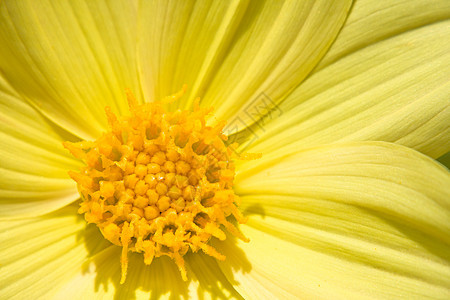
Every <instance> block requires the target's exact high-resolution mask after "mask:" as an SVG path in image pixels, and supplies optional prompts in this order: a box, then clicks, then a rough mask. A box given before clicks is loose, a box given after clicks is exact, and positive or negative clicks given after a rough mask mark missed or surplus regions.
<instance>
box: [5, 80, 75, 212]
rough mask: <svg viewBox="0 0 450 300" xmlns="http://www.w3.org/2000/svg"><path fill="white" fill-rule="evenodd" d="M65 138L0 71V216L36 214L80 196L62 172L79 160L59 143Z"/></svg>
mask: <svg viewBox="0 0 450 300" xmlns="http://www.w3.org/2000/svg"><path fill="white" fill-rule="evenodd" d="M66 138H67V139H69V138H71V136H70V135H69V134H67V132H64V130H62V129H61V128H58V127H57V126H56V125H54V124H52V123H51V122H49V120H47V119H46V118H45V117H43V116H42V115H41V114H39V113H38V112H37V111H36V110H35V109H33V108H32V107H30V106H29V105H28V104H27V103H25V102H24V101H23V100H21V99H20V97H19V96H18V95H17V94H16V93H15V91H14V90H13V89H11V87H10V86H8V85H7V84H6V82H5V81H4V80H3V79H2V78H1V77H0V207H1V209H0V217H10V218H11V217H13V218H14V217H16V218H17V217H19V218H20V217H23V216H25V215H40V214H43V213H47V212H50V211H53V210H56V209H58V208H60V207H63V206H65V205H67V204H68V203H70V202H72V201H74V200H76V199H77V198H78V197H79V196H78V192H77V190H76V185H75V184H74V183H73V181H72V180H71V179H70V178H69V176H68V175H67V171H68V170H69V169H77V168H79V163H77V162H76V161H75V160H74V159H72V158H71V157H70V153H69V152H68V151H67V150H65V149H63V147H62V141H63V140H64V139H66Z"/></svg>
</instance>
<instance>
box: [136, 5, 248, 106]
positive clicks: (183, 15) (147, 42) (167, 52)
mask: <svg viewBox="0 0 450 300" xmlns="http://www.w3.org/2000/svg"><path fill="white" fill-rule="evenodd" d="M247 4H248V1H195V2H194V1H183V2H168V1H141V2H140V5H139V30H140V31H139V36H140V42H139V58H140V72H141V73H140V76H141V78H142V80H141V81H142V88H143V91H144V94H145V99H146V101H155V100H158V99H160V98H162V97H165V96H167V95H171V94H173V93H174V92H176V91H178V90H179V89H180V88H181V87H182V86H183V85H184V84H188V92H187V93H188V94H190V95H192V96H194V97H197V96H202V94H201V93H200V92H199V91H198V89H199V85H200V83H201V82H202V81H204V80H208V79H207V78H209V77H210V76H211V74H210V73H211V71H213V66H214V65H215V64H217V63H219V62H220V60H221V57H222V56H223V54H224V53H223V52H224V49H225V48H226V47H227V45H228V44H229V43H230V42H231V38H232V36H233V34H234V32H235V31H236V27H237V26H238V25H239V22H240V21H241V19H242V17H243V14H244V12H245V10H246V7H247ZM186 98H187V97H186ZM174 105H176V106H185V107H187V106H188V105H187V102H186V103H181V102H180V103H175V104H174Z"/></svg>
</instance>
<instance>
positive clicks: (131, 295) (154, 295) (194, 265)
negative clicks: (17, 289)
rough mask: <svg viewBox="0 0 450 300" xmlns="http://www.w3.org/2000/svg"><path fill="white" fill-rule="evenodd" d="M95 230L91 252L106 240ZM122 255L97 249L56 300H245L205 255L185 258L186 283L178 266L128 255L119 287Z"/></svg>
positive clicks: (113, 249)
mask: <svg viewBox="0 0 450 300" xmlns="http://www.w3.org/2000/svg"><path fill="white" fill-rule="evenodd" d="M92 229H93V230H94V231H95V232H93V234H92V236H93V237H95V238H93V239H91V240H90V241H88V242H87V243H86V245H87V248H88V249H89V248H93V247H94V246H95V244H96V243H98V240H99V239H101V240H103V238H102V237H101V234H100V232H99V231H98V229H97V228H96V227H93V228H92ZM107 243H108V242H107ZM108 244H109V243H108ZM91 252H92V251H91ZM120 253H121V249H120V247H117V246H111V245H110V246H109V247H107V248H103V250H102V251H98V249H97V250H96V254H95V255H92V256H91V257H89V259H87V260H86V263H84V269H85V270H84V271H80V272H78V273H77V274H75V275H74V276H72V277H71V278H69V279H68V280H66V282H65V283H64V285H63V286H61V287H60V289H59V290H58V292H57V293H56V297H55V298H57V299H58V298H64V296H65V295H67V294H70V295H71V297H72V298H73V299H103V298H116V299H135V298H136V299H149V298H151V299H178V298H186V299H188V298H189V299H196V298H197V299H210V298H212V299H214V298H223V299H226V298H230V297H233V298H236V299H242V297H241V296H240V295H239V294H238V293H237V292H236V290H235V289H234V287H233V286H232V284H231V283H230V282H229V281H228V279H227V278H226V277H225V275H224V274H223V273H222V271H221V269H220V268H219V266H218V264H217V262H216V260H215V259H214V258H212V257H209V256H207V255H206V254H202V253H197V254H192V253H190V254H187V255H186V256H185V259H186V265H187V269H188V274H189V280H188V281H187V282H186V281H183V279H182V278H181V275H180V271H179V270H178V268H177V266H176V265H175V263H174V262H173V261H172V260H170V259H169V258H167V257H160V258H156V259H155V260H154V261H153V262H152V264H151V265H150V266H146V265H145V264H144V263H143V257H142V254H137V253H129V254H128V255H129V256H128V257H129V266H128V274H127V280H126V281H125V283H124V284H123V285H120V284H119V282H120V276H121V268H120V262H119V259H120Z"/></svg>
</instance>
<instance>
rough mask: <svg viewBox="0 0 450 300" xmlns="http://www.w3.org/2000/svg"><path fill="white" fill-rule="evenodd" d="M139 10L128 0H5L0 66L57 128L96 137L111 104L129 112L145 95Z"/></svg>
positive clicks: (0, 26) (0, 20)
mask: <svg viewBox="0 0 450 300" xmlns="http://www.w3.org/2000/svg"><path fill="white" fill-rule="evenodd" d="M135 15H136V11H135V6H134V5H132V3H131V2H129V1H66V0H64V1H33V0H30V1H19V2H17V1H2V2H1V4H0V44H1V45H3V46H2V47H1V48H0V68H1V69H2V72H3V74H4V75H5V77H6V78H7V79H8V81H9V82H10V83H11V85H12V86H13V87H14V88H15V89H16V90H17V91H18V93H19V94H20V95H22V96H23V97H25V98H27V99H28V100H29V101H31V102H32V103H33V104H34V105H35V106H36V107H37V108H38V109H40V110H41V111H42V113H44V114H45V115H47V116H48V117H49V118H50V119H52V120H53V121H54V122H55V123H57V124H59V125H60V126H62V127H64V128H65V129H67V130H69V131H71V132H73V133H74V134H76V135H78V136H80V137H83V138H89V137H92V136H97V135H98V133H99V132H100V131H101V130H102V129H104V128H106V124H107V122H106V117H105V116H104V107H105V106H106V105H110V106H112V108H113V110H114V111H115V112H118V111H120V112H125V111H127V103H126V100H125V99H126V98H125V91H124V89H125V88H127V87H128V88H130V89H131V90H133V91H134V92H135V94H136V95H137V96H138V97H140V96H139V94H140V88H139V83H138V76H137V74H136V73H137V67H136V57H135V52H136V51H135V47H136V16H135Z"/></svg>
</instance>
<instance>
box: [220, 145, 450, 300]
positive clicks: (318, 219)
mask: <svg viewBox="0 0 450 300" xmlns="http://www.w3.org/2000/svg"><path fill="white" fill-rule="evenodd" d="M448 186H450V173H449V172H448V170H447V169H445V168H444V167H442V166H441V165H439V164H438V163H436V162H434V161H433V160H432V159H430V158H428V157H426V156H424V155H422V154H420V153H418V152H416V151H414V150H411V149H408V148H405V147H402V146H399V145H395V144H389V143H382V142H361V143H352V144H335V145H327V146H321V147H316V148H311V149H308V150H303V151H300V152H298V153H297V154H295V155H292V156H287V157H285V158H283V159H280V161H279V162H278V163H277V164H272V165H268V166H263V165H256V166H255V167H254V168H253V169H252V168H251V167H248V168H246V169H244V170H243V171H242V172H241V173H240V175H239V176H238V178H237V183H236V189H237V191H238V192H239V194H240V195H242V208H243V210H244V212H245V213H246V214H247V215H249V221H248V223H247V225H248V228H243V231H244V233H245V234H247V235H248V236H249V237H250V239H251V242H250V243H249V244H244V243H241V244H239V245H238V246H239V247H241V248H242V249H243V251H244V252H245V253H246V255H247V258H248V260H249V261H250V262H251V264H252V271H251V272H250V273H249V274H247V275H246V276H243V275H242V274H241V273H239V272H237V274H236V273H235V274H234V276H235V277H236V278H237V281H238V282H239V283H240V285H235V286H236V289H237V290H238V291H239V292H241V294H242V295H244V297H245V296H249V297H250V298H252V296H254V294H252V293H254V292H255V291H258V290H259V289H263V288H268V287H270V286H273V285H275V286H276V288H277V289H278V290H277V289H275V291H276V293H277V294H278V292H280V293H281V294H280V295H283V293H291V294H292V295H304V297H305V298H311V297H313V296H314V297H317V296H319V297H324V298H329V297H331V296H333V297H332V298H336V297H338V298H356V299H360V298H361V297H363V298H364V297H372V298H373V297H376V298H393V297H394V298H395V297H396V298H415V297H417V298H423V297H431V298H442V297H443V298H446V297H448V296H450V289H449V288H448V287H449V286H450V285H449V283H450V279H449V278H450V255H449V253H450V223H449V222H448V220H450V191H449V189H448ZM246 227H247V226H246ZM225 255H227V253H225ZM258 283H259V284H260V285H261V287H257V285H258ZM254 284H256V287H255V285H254ZM270 289H271V288H268V291H267V292H270Z"/></svg>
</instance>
